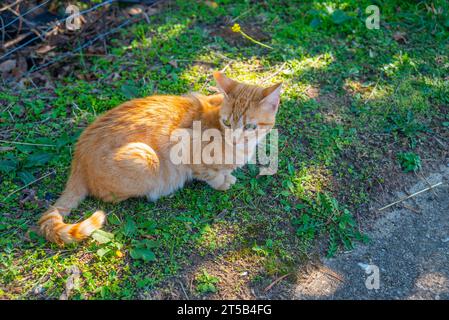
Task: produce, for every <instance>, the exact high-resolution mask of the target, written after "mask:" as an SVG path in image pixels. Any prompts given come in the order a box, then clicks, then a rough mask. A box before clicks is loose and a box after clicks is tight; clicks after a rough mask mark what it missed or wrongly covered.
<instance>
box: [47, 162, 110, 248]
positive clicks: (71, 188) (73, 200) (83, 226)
mask: <svg viewBox="0 0 449 320" xmlns="http://www.w3.org/2000/svg"><path fill="white" fill-rule="evenodd" d="M86 196H87V187H86V186H85V184H84V181H83V179H82V178H81V176H80V175H79V174H78V173H77V172H76V170H73V171H72V174H71V176H70V178H69V181H68V182H67V186H66V188H65V190H64V192H63V193H62V195H61V197H60V198H59V199H58V200H57V201H56V203H55V205H54V206H52V207H51V208H50V209H49V210H47V211H46V212H45V213H44V214H43V215H42V217H41V218H40V220H39V230H40V232H41V234H42V235H44V236H45V238H47V240H48V241H51V242H55V243H57V244H59V245H61V246H62V245H64V244H65V243H71V242H77V241H81V240H84V239H86V238H87V237H89V236H90V235H91V234H92V232H94V231H95V230H97V229H99V228H101V226H102V225H103V223H104V220H105V214H104V212H103V211H96V212H95V213H94V214H93V215H92V216H90V217H89V218H87V219H86V220H83V221H81V222H79V223H75V224H66V223H64V221H63V217H64V216H66V215H68V214H69V213H70V211H71V209H74V208H76V207H77V206H78V204H79V203H80V202H81V201H82V200H83V199H84V198H85V197H86Z"/></svg>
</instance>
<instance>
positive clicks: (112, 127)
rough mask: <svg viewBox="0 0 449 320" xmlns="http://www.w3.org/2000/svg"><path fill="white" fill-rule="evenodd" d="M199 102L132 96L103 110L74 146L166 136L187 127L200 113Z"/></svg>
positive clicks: (172, 97) (187, 98) (169, 97)
mask: <svg viewBox="0 0 449 320" xmlns="http://www.w3.org/2000/svg"><path fill="white" fill-rule="evenodd" d="M200 112H201V104H200V103H198V102H197V101H195V99H192V98H191V97H188V96H185V97H179V96H168V95H167V96H164V95H156V96H150V97H146V98H139V99H133V100H130V101H127V102H124V103H122V104H121V105H119V106H117V107H115V108H113V109H111V110H109V111H107V112H106V113H104V114H103V115H101V116H100V117H99V118H97V119H96V120H95V121H94V122H93V123H92V124H91V125H89V126H88V127H87V128H86V129H85V130H84V132H83V134H82V135H81V137H80V139H79V141H78V145H77V147H78V148H79V147H80V146H81V145H83V144H91V143H97V142H99V141H100V142H102V144H105V143H106V142H107V141H108V140H113V141H114V142H115V143H121V141H122V140H127V141H130V140H133V139H134V138H137V139H139V138H140V137H142V136H143V135H144V136H146V137H148V138H151V137H152V136H158V137H160V136H163V135H169V134H170V133H171V132H172V131H173V130H175V129H177V128H187V127H190V126H191V123H192V122H193V121H194V120H195V119H196V118H198V117H199V116H200Z"/></svg>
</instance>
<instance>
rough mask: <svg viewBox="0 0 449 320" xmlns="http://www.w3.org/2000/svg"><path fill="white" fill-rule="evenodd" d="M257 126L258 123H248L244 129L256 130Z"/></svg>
mask: <svg viewBox="0 0 449 320" xmlns="http://www.w3.org/2000/svg"><path fill="white" fill-rule="evenodd" d="M256 128H257V125H256V124H254V123H247V124H245V126H244V127H243V129H245V130H254V129H256Z"/></svg>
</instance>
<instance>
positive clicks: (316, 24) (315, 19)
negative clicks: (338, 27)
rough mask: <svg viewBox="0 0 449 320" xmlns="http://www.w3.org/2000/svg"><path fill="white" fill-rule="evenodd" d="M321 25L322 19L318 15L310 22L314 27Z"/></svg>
mask: <svg viewBox="0 0 449 320" xmlns="http://www.w3.org/2000/svg"><path fill="white" fill-rule="evenodd" d="M320 25H321V19H320V18H318V17H315V18H313V20H312V21H311V22H310V26H311V27H312V28H314V29H316V28H318V27H319V26H320Z"/></svg>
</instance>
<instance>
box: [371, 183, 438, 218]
mask: <svg viewBox="0 0 449 320" xmlns="http://www.w3.org/2000/svg"><path fill="white" fill-rule="evenodd" d="M442 184H443V182H438V183H437V184H434V185H433V186H430V187H428V188H425V189H423V190H421V191H418V192H415V193H413V194H411V195H409V196H407V197H404V198H402V199H399V200H398V201H395V202H393V203H390V204H389V205H386V206H385V207H382V208H380V209H377V210H378V211H382V210H385V209H387V208H389V207H391V206H394V205H395V204H398V203H401V202H402V201H405V200H407V199H410V198H413V197H415V196H417V195H418V194H421V193H423V192H426V191H429V190H431V189H433V188H435V187H438V186H439V185H442Z"/></svg>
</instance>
